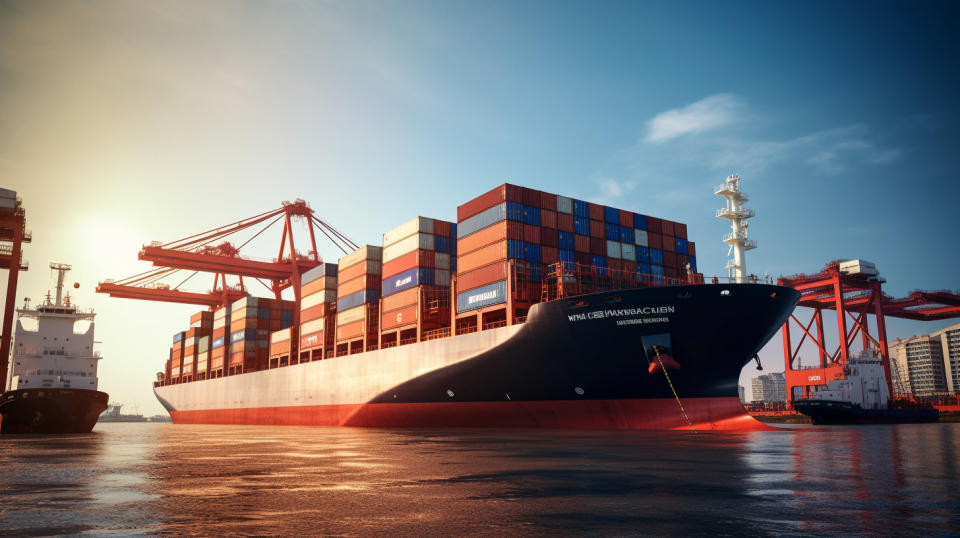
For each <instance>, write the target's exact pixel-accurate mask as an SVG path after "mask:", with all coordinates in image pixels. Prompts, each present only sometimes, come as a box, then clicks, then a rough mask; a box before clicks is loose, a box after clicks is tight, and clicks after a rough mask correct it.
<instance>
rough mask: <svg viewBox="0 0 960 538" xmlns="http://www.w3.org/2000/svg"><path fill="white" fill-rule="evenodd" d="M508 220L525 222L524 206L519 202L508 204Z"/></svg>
mask: <svg viewBox="0 0 960 538" xmlns="http://www.w3.org/2000/svg"><path fill="white" fill-rule="evenodd" d="M507 220H515V221H517V222H523V204H521V203H519V202H507Z"/></svg>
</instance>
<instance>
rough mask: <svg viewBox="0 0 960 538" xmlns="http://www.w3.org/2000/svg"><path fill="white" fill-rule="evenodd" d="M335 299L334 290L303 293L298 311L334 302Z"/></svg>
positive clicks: (335, 293)
mask: <svg viewBox="0 0 960 538" xmlns="http://www.w3.org/2000/svg"><path fill="white" fill-rule="evenodd" d="M336 301H337V292H336V291H331V290H323V291H319V292H317V293H311V294H310V295H304V296H303V297H301V298H300V311H301V312H303V311H305V310H307V309H310V308H313V307H315V306H317V305H324V304H326V303H334V302H336Z"/></svg>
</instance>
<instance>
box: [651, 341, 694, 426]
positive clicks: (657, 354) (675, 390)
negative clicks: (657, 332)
mask: <svg viewBox="0 0 960 538" xmlns="http://www.w3.org/2000/svg"><path fill="white" fill-rule="evenodd" d="M653 352H654V353H655V354H656V356H657V362H659V363H660V369H661V370H663V376H664V377H666V378H667V385H669V386H670V390H671V391H673V398H674V399H675V400H677V405H679V406H680V412H681V413H682V414H683V418H684V419H686V421H687V424H689V425H690V429H691V430H692V431H693V433H698V432H697V429H696V428H694V427H693V422H692V421H691V420H690V417H688V416H687V410H686V409H684V408H683V402H681V401H680V396H678V395H677V389H675V388H674V387H673V381H670V374H668V373H667V367H666V366H664V365H663V359H661V358H660V350H659V349H658V347H656V346H654V348H653Z"/></svg>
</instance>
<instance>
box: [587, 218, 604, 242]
mask: <svg viewBox="0 0 960 538" xmlns="http://www.w3.org/2000/svg"><path fill="white" fill-rule="evenodd" d="M605 235H606V234H605V230H604V223H603V222H601V221H599V220H593V219H591V220H590V237H593V238H595V239H603V238H604V237H605Z"/></svg>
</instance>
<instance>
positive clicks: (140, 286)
mask: <svg viewBox="0 0 960 538" xmlns="http://www.w3.org/2000/svg"><path fill="white" fill-rule="evenodd" d="M297 217H300V218H304V219H305V220H306V221H307V230H308V231H309V234H310V247H311V250H310V251H309V252H308V253H306V254H301V253H299V252H297V250H296V247H295V245H294V239H293V222H292V219H295V218H297ZM281 220H282V221H283V233H282V235H281V238H280V250H279V252H278V254H277V258H276V259H274V260H271V261H258V260H252V259H249V258H244V257H241V256H240V249H241V248H243V247H244V246H245V245H247V244H248V243H250V241H252V240H253V239H255V238H256V237H257V236H259V235H261V234H263V232H265V231H266V230H267V229H269V228H270V227H271V226H272V225H274V224H276V223H277V222H279V221H281ZM263 223H266V224H265V226H264V227H263V228H262V229H260V230H259V231H257V232H256V233H255V234H254V235H253V237H250V238H249V239H247V240H246V241H245V242H244V243H242V244H240V245H239V246H235V245H233V244H231V243H230V242H228V241H225V238H227V237H228V236H230V235H232V234H235V233H237V232H240V231H242V230H247V229H249V228H251V227H254V226H258V225H260V224H263ZM314 228H316V229H317V230H319V231H320V233H322V234H323V235H324V236H326V237H327V238H328V239H329V240H330V241H331V242H332V243H333V244H334V245H335V246H336V247H337V248H339V249H340V250H342V251H343V252H344V253H348V252H350V251H352V250H355V249H357V248H359V246H358V245H357V244H356V243H354V242H353V241H351V240H350V239H349V238H347V236H345V235H344V234H343V233H341V232H339V231H338V230H336V229H335V228H334V227H333V226H331V225H329V224H327V223H326V222H324V221H323V220H321V219H320V218H318V217H317V216H316V215H314V211H313V210H312V209H311V208H310V207H309V206H308V205H307V203H306V202H305V201H303V200H296V201H294V202H283V204H282V206H281V207H280V208H277V209H274V210H271V211H267V212H264V213H260V214H259V215H254V216H253V217H250V218H247V219H243V220H239V221H236V222H233V223H230V224H227V225H225V226H220V227H218V228H214V229H212V230H208V231H205V232H202V233H199V234H195V235H191V236H189V237H185V238H183V239H178V240H176V241H171V242H169V243H161V242H159V241H154V242H152V243H150V244H149V245H145V246H144V247H143V248H142V249H141V250H140V254H139V259H141V260H144V261H149V262H151V263H153V265H155V266H157V267H159V268H158V269H154V270H151V271H146V272H143V273H140V274H137V275H134V276H131V277H127V278H125V279H120V280H106V281H104V282H101V283H100V284H99V285H98V286H97V291H98V292H100V293H106V294H109V295H110V296H111V297H120V298H128V299H144V300H151V301H164V302H173V303H183V304H195V305H201V306H207V307H208V308H210V309H211V310H212V309H215V308H217V307H220V306H224V305H227V304H229V303H231V302H233V301H235V300H237V299H239V298H242V297H244V296H246V295H248V293H247V291H246V289H245V287H244V284H243V277H250V278H254V279H257V280H259V281H260V282H261V283H263V282H264V280H267V281H270V283H271V284H270V285H269V286H267V287H268V288H269V289H270V290H271V292H272V293H273V294H274V296H275V297H276V298H277V299H279V298H280V294H281V293H282V292H283V290H285V289H287V288H293V293H294V300H295V302H296V303H297V306H296V308H294V314H293V315H294V324H297V323H298V319H297V318H298V317H299V303H300V275H301V274H302V273H303V272H305V271H307V270H309V269H311V268H313V267H316V266H317V265H319V264H320V263H322V260H321V258H320V256H319V254H318V253H317V243H316V235H315V233H314ZM217 241H223V242H221V243H219V244H216V245H214V243H215V242H217ZM288 244H289V246H288ZM181 270H189V271H193V274H191V275H190V276H188V277H187V279H185V280H184V281H183V282H180V283H179V284H177V285H176V286H173V287H170V286H169V285H166V284H159V283H158V282H159V280H160V279H162V278H164V277H168V276H171V275H173V274H174V273H176V272H177V271H181ZM198 272H207V273H213V274H214V284H213V290H212V291H210V292H207V293H195V292H188V291H183V290H180V289H178V288H179V287H180V286H181V285H183V284H184V283H185V282H186V281H187V280H189V279H190V278H192V277H193V276H194V275H195V274H197V273H198ZM231 275H232V276H236V277H237V278H238V280H239V284H238V285H237V286H234V287H231V286H229V285H227V276H231ZM264 285H265V286H266V284H264Z"/></svg>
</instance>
